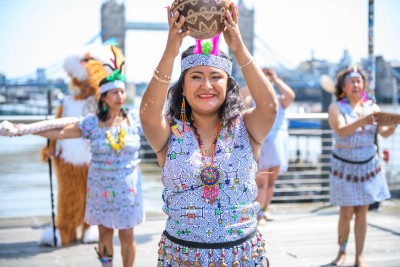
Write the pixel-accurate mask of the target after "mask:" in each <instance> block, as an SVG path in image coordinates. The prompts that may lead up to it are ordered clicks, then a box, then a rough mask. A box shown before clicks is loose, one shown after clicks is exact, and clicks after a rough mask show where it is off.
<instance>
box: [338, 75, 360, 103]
mask: <svg viewBox="0 0 400 267" xmlns="http://www.w3.org/2000/svg"><path fill="white" fill-rule="evenodd" d="M343 92H344V93H345V95H346V97H347V98H348V99H349V100H350V102H353V101H354V102H356V101H359V100H361V99H362V97H363V96H362V93H363V92H364V81H363V79H362V78H361V77H353V78H350V79H348V80H347V81H346V82H345V83H344V86H343Z"/></svg>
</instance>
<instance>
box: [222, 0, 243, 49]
mask: <svg viewBox="0 0 400 267" xmlns="http://www.w3.org/2000/svg"><path fill="white" fill-rule="evenodd" d="M225 16H226V18H225V20H224V24H225V29H224V38H225V42H226V44H227V45H228V46H229V48H230V49H231V50H232V52H233V53H235V52H236V51H238V50H239V49H240V48H242V47H243V46H244V44H243V40H242V36H241V35H240V30H239V25H238V19H239V11H238V8H237V6H236V5H235V4H234V3H233V2H232V3H231V4H230V8H229V10H226V11H225Z"/></svg>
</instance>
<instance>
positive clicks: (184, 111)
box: [180, 97, 188, 123]
mask: <svg viewBox="0 0 400 267" xmlns="http://www.w3.org/2000/svg"><path fill="white" fill-rule="evenodd" d="M180 119H181V121H182V122H184V123H186V122H188V119H187V117H186V101H185V97H182V105H181V116H180Z"/></svg>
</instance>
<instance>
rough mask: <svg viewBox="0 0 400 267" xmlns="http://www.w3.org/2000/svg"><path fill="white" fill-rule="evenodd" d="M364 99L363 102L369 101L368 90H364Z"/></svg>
mask: <svg viewBox="0 0 400 267" xmlns="http://www.w3.org/2000/svg"><path fill="white" fill-rule="evenodd" d="M362 99H363V102H364V103H365V102H367V101H368V96H367V92H365V91H364V92H362Z"/></svg>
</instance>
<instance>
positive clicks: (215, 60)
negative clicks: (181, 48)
mask: <svg viewBox="0 0 400 267" xmlns="http://www.w3.org/2000/svg"><path fill="white" fill-rule="evenodd" d="M219 36H220V34H218V35H216V36H214V37H213V38H212V43H211V42H210V41H205V42H203V43H202V42H201V40H198V39H196V46H195V49H194V51H193V55H190V56H187V57H185V58H183V59H182V60H181V72H184V71H185V70H187V69H190V68H192V67H196V66H210V67H215V68H218V69H221V70H223V71H225V72H226V73H228V74H229V75H231V74H232V61H230V60H229V59H227V58H223V57H220V56H219V49H218V45H219Z"/></svg>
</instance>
